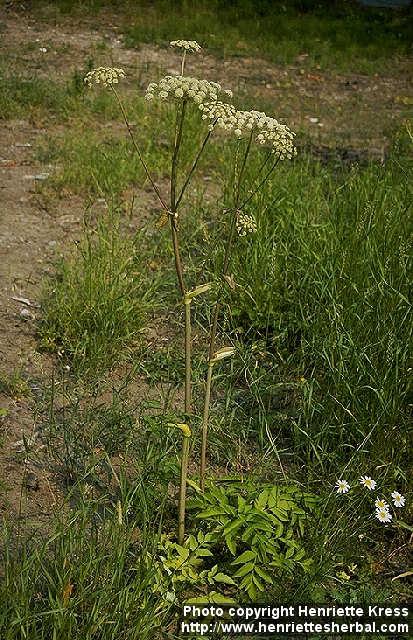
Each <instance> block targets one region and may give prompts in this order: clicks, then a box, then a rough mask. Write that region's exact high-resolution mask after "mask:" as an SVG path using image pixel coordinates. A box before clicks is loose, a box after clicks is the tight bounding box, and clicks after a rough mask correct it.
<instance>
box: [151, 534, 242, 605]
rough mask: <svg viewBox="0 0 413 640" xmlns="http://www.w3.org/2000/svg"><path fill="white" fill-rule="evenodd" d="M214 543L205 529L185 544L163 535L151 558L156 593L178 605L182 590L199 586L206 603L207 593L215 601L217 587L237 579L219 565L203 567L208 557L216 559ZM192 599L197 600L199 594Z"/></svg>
mask: <svg viewBox="0 0 413 640" xmlns="http://www.w3.org/2000/svg"><path fill="white" fill-rule="evenodd" d="M212 542H213V536H212V535H211V534H205V535H204V534H203V533H202V531H199V532H198V534H197V536H196V537H195V536H193V535H189V536H188V537H187V538H186V540H185V541H184V543H183V544H182V545H180V544H178V543H176V542H172V541H171V540H170V539H169V538H168V536H166V535H163V536H162V537H161V539H160V541H159V543H158V550H157V555H156V558H155V560H154V559H153V558H152V559H151V565H152V566H153V567H154V569H155V571H154V578H153V583H152V589H153V591H154V593H158V592H159V593H162V595H163V597H164V598H165V600H166V601H169V602H176V603H177V604H179V597H178V596H181V597H182V592H185V591H188V589H190V590H191V591H193V590H194V589H196V590H197V591H201V592H203V593H204V595H203V596H202V598H201V599H203V601H204V602H205V597H206V596H207V597H208V598H210V599H211V600H210V601H213V602H216V601H217V598H219V596H220V594H219V592H217V591H215V589H216V588H217V587H218V588H219V586H220V585H222V584H224V585H235V582H234V581H233V580H232V578H231V577H230V576H228V575H226V574H225V573H223V572H222V571H219V569H218V565H216V564H215V565H214V566H213V567H211V568H207V569H204V568H202V567H203V565H204V562H205V559H208V558H213V553H212V551H211V548H212V544H211V543H212ZM211 587H212V589H211ZM221 596H222V594H221ZM222 598H224V596H222ZM222 598H221V600H220V601H221V602H222V601H223V600H222ZM190 601H191V602H193V601H196V597H194V598H191V599H190Z"/></svg>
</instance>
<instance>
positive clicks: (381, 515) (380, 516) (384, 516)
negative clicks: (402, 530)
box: [376, 509, 393, 522]
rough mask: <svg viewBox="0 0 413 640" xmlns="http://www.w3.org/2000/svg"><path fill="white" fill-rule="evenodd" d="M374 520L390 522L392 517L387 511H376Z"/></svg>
mask: <svg viewBox="0 0 413 640" xmlns="http://www.w3.org/2000/svg"><path fill="white" fill-rule="evenodd" d="M376 518H377V520H380V522H391V521H392V518H393V516H392V514H391V513H389V512H388V511H387V509H376Z"/></svg>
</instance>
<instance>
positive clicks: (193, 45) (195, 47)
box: [169, 40, 202, 53]
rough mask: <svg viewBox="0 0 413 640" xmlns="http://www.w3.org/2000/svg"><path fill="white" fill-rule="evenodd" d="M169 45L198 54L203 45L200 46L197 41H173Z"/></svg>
mask: <svg viewBox="0 0 413 640" xmlns="http://www.w3.org/2000/svg"><path fill="white" fill-rule="evenodd" d="M169 44H170V45H171V47H175V48H177V49H183V50H184V51H187V52H188V53H189V52H190V53H197V52H198V51H201V49H202V47H201V45H200V44H198V43H197V41H196V40H172V42H170V43H169Z"/></svg>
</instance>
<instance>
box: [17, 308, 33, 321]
mask: <svg viewBox="0 0 413 640" xmlns="http://www.w3.org/2000/svg"><path fill="white" fill-rule="evenodd" d="M20 317H21V318H23V320H33V319H34V315H33V314H32V313H30V311H29V310H28V309H26V308H23V309H20Z"/></svg>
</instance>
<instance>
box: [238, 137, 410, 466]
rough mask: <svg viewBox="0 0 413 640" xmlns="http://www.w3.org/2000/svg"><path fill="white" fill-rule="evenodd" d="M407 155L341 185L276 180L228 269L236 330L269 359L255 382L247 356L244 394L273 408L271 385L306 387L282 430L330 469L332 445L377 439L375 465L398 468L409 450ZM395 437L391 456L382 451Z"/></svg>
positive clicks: (290, 174)
mask: <svg viewBox="0 0 413 640" xmlns="http://www.w3.org/2000/svg"><path fill="white" fill-rule="evenodd" d="M405 145H406V141H403V140H399V142H398V143H397V145H396V148H395V149H394V151H393V153H392V156H391V158H390V159H389V160H388V162H387V164H386V165H385V166H380V165H377V164H371V165H370V166H368V167H366V168H363V169H361V168H358V169H357V168H355V167H354V168H353V169H352V170H350V171H349V172H348V173H346V172H344V173H343V174H340V175H338V176H334V174H332V172H330V171H327V170H325V169H323V168H322V167H320V166H318V165H315V163H314V162H313V161H309V160H305V159H304V160H301V161H299V160H297V162H296V163H295V166H294V167H293V168H292V169H291V168H286V169H284V167H283V168H281V169H280V171H279V172H277V174H276V175H275V176H274V178H273V179H272V181H271V184H270V185H269V186H268V190H267V192H266V193H264V194H263V195H262V198H257V200H256V202H255V203H254V205H253V211H254V213H255V217H256V219H257V222H258V232H257V233H256V234H255V235H254V236H251V237H249V238H245V239H240V241H239V242H238V243H237V245H236V249H235V254H234V259H233V262H232V270H233V276H234V279H235V282H237V284H238V285H239V286H238V288H237V289H236V290H235V291H234V292H233V293H232V294H231V297H230V298H229V304H230V305H231V312H232V315H233V327H238V328H242V329H243V330H244V332H246V333H245V335H246V336H247V338H248V339H249V340H250V341H253V340H257V339H261V340H262V341H263V343H264V344H263V345H261V348H262V349H263V351H264V352H265V351H266V350H267V351H268V352H269V357H268V358H267V359H266V361H265V359H263V358H261V359H260V358H258V361H260V362H262V365H261V366H260V368H259V369H257V370H256V371H253V362H256V361H257V357H256V355H255V353H253V352H252V353H251V355H250V357H249V359H250V360H251V365H249V364H247V363H248V358H247V356H246V359H247V362H244V367H245V366H247V368H248V369H249V375H251V378H252V379H251V386H252V388H254V389H256V390H257V392H258V390H259V389H262V391H263V393H264V394H266V395H267V396H268V393H267V391H266V385H267V384H268V382H269V381H270V378H271V375H274V374H275V376H276V378H275V379H274V378H273V380H272V383H271V384H272V385H273V384H274V383H276V382H280V383H281V382H284V381H285V380H286V379H287V380H288V379H289V378H290V377H291V372H292V371H294V372H296V376H297V378H298V377H301V376H303V378H304V379H305V384H304V385H303V387H302V390H303V393H304V396H303V397H302V400H301V401H300V404H301V411H300V409H299V405H296V408H297V409H298V410H299V414H298V415H295V416H294V415H291V417H290V418H288V420H289V424H290V425H291V427H292V433H293V434H294V439H295V444H296V445H298V446H300V447H303V450H306V451H307V453H308V454H310V455H311V456H316V457H318V458H319V460H323V459H325V457H328V458H329V461H330V462H331V463H333V464H336V463H337V461H336V459H334V458H331V453H332V451H334V452H335V453H334V454H333V455H335V456H337V457H340V450H339V448H338V447H337V444H338V442H341V443H343V444H344V443H345V444H346V446H347V447H351V448H353V447H356V446H357V445H358V444H359V443H360V442H361V441H362V440H363V439H364V438H365V437H366V436H367V434H369V433H370V431H371V429H372V428H374V435H372V440H371V445H372V446H373V448H374V450H376V451H377V455H382V454H383V451H384V450H385V449H386V448H387V447H389V449H388V451H389V457H391V456H393V455H394V456H395V458H394V460H397V459H398V458H397V456H398V453H397V450H399V451H400V450H403V448H404V447H405V444H406V441H405V434H406V430H405V429H404V427H403V425H406V426H407V421H408V415H407V410H408V408H407V403H408V393H409V391H408V366H409V365H408V350H409V347H408V345H409V344H410V342H411V338H412V334H411V326H412V325H411V322H410V319H409V313H410V303H409V288H410V274H411V255H412V253H411V238H412V218H411V216H409V213H408V212H409V211H410V210H411V202H412V189H411V184H412V181H411V175H412V165H411V162H410V161H409V160H408V152H407V149H406V146H405ZM267 199H269V201H268V200H267ZM268 363H270V364H271V366H272V368H268ZM265 370H266V371H265ZM260 378H262V384H260V382H259V380H260ZM255 380H256V381H257V382H254V381H255ZM395 425H399V426H398V429H397V433H395V438H398V444H396V442H395V441H392V442H388V443H387V444H385V442H384V441H385V439H386V434H387V433H388V432H389V430H391V429H392V428H393V427H394V426H395ZM393 445H394V448H393ZM324 454H326V456H324Z"/></svg>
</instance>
